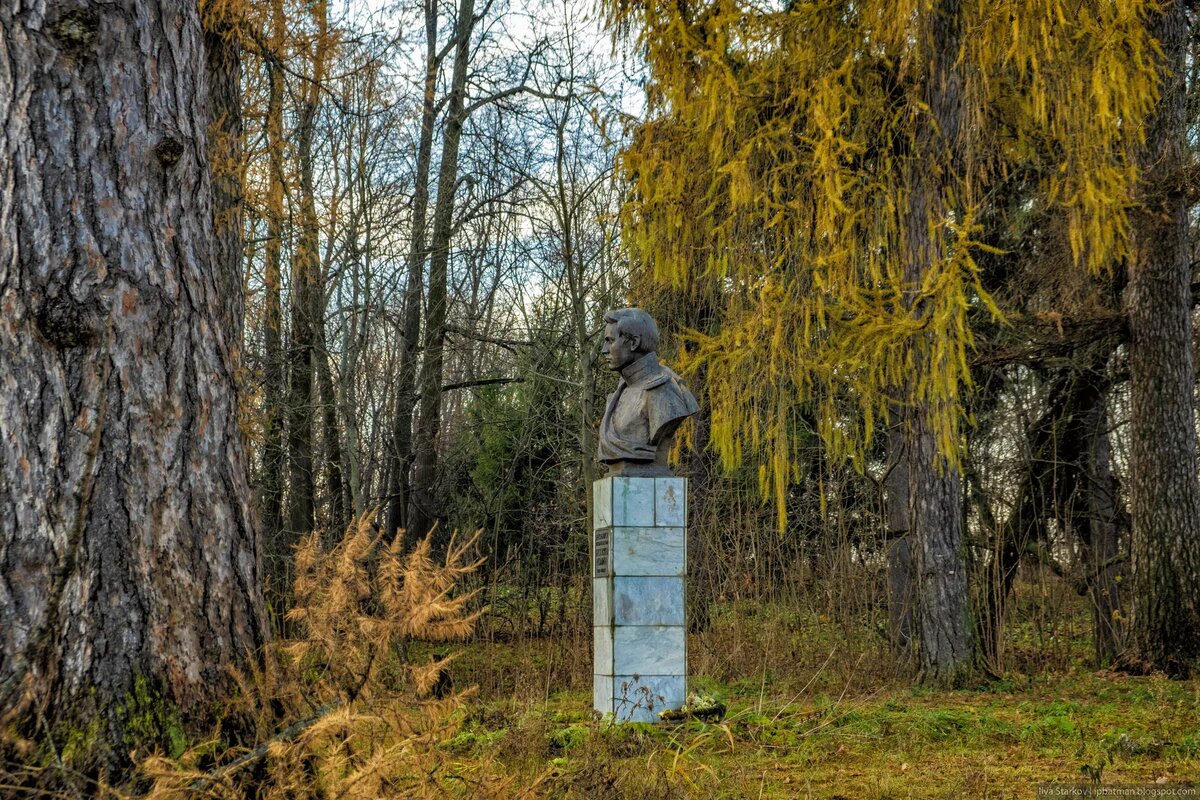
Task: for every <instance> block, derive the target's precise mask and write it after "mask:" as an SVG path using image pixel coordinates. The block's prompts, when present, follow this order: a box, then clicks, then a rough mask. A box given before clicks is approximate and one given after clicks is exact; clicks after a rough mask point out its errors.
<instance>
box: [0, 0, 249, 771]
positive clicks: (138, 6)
mask: <svg viewBox="0 0 1200 800" xmlns="http://www.w3.org/2000/svg"><path fill="white" fill-rule="evenodd" d="M45 8H46V4H35V5H27V6H26V7H25V8H24V10H23V11H22V12H20V13H19V14H18V13H16V12H15V11H14V6H13V4H11V3H10V4H5V5H3V6H0V152H3V154H4V156H3V157H2V158H0V308H2V309H3V313H0V576H2V579H0V619H3V620H4V624H3V625H0V709H2V710H3V715H4V718H5V720H6V721H7V722H10V723H11V722H14V721H17V720H20V719H22V718H24V719H29V718H30V717H31V716H44V718H45V719H46V721H47V722H48V726H49V729H50V730H51V731H53V730H56V729H57V728H58V727H59V726H61V727H62V728H63V729H66V728H67V727H70V729H72V730H92V728H91V727H90V726H91V725H92V724H96V725H98V726H99V728H98V731H97V736H96V737H95V738H94V739H93V740H91V741H89V742H88V744H89V745H92V746H93V748H92V749H93V754H94V755H97V756H98V757H100V758H101V759H102V760H103V761H105V762H106V763H108V764H109V765H110V766H111V765H117V766H119V765H120V764H121V762H122V761H123V760H124V759H125V758H126V757H127V753H128V751H129V746H130V744H131V743H132V740H133V738H136V736H137V735H138V733H139V730H140V731H141V732H142V733H145V730H144V728H139V730H135V729H134V728H133V727H131V726H130V725H128V724H127V723H128V721H129V719H130V715H131V711H132V710H133V709H135V708H136V704H137V702H138V698H139V697H142V698H144V697H145V696H146V695H147V693H150V694H151V695H152V696H153V695H158V696H160V697H161V698H162V699H163V700H165V701H166V702H168V703H172V704H175V705H177V706H178V707H179V708H181V709H183V710H184V712H185V713H189V712H191V713H199V712H203V711H204V710H206V709H207V708H208V704H209V703H210V702H211V701H213V700H214V699H216V698H217V697H218V696H220V694H221V693H222V692H223V691H225V689H226V687H227V686H228V684H229V675H228V672H227V667H228V666H229V665H231V664H234V663H237V662H239V661H241V660H242V659H243V658H244V657H245V656H246V655H247V654H248V653H251V652H253V651H254V649H255V648H256V647H257V646H258V645H259V644H260V643H261V642H262V641H263V640H264V637H265V636H266V630H265V625H264V616H263V607H262V599H261V594H260V586H261V582H262V578H261V575H260V574H259V555H258V542H257V539H256V536H255V531H254V527H253V524H252V517H251V509H250V489H249V486H248V483H247V479H246V475H247V473H246V457H245V453H244V450H243V443H242V437H241V434H240V432H239V429H238V420H237V404H236V399H235V392H234V381H235V375H234V351H235V349H236V348H235V345H234V342H232V341H231V340H230V338H229V333H228V331H226V329H225V325H224V322H223V321H224V320H225V319H226V315H227V300H228V298H227V297H226V291H227V286H226V284H225V283H224V278H223V275H222V273H221V267H220V264H219V262H218V258H217V253H218V249H217V247H216V245H215V243H214V239H213V230H212V224H213V200H212V188H211V183H210V173H209V153H208V138H207V137H208V134H207V131H208V125H209V122H210V120H209V119H208V109H209V103H208V85H207V81H206V78H205V75H206V71H205V60H206V55H205V49H204V38H203V32H202V30H201V26H200V20H199V16H198V13H197V10H196V6H195V5H194V4H186V3H184V4H180V3H174V2H163V0H159V1H158V2H152V1H151V0H140V1H139V0H114V2H111V3H107V4H104V5H103V6H96V5H93V6H88V7H87V8H86V9H78V8H77V9H75V10H72V11H65V12H61V11H46V10H45ZM139 725H141V722H140V721H139ZM127 737H128V738H127Z"/></svg>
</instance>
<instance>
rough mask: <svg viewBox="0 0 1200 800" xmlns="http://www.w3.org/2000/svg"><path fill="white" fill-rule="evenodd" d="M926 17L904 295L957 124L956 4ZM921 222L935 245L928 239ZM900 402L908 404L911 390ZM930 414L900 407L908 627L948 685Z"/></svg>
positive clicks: (958, 597)
mask: <svg viewBox="0 0 1200 800" xmlns="http://www.w3.org/2000/svg"><path fill="white" fill-rule="evenodd" d="M927 14H928V16H927V18H926V19H924V20H923V21H922V24H923V25H924V27H925V30H924V31H923V36H924V45H925V47H926V48H927V49H926V52H927V53H928V56H929V65H928V74H927V76H926V82H925V86H924V91H925V102H926V103H927V104H928V108H929V113H930V115H931V117H932V119H931V120H930V124H928V125H926V126H925V127H924V128H923V129H922V130H921V132H920V133H919V134H918V139H917V141H916V143H915V151H914V153H913V154H912V165H911V167H910V170H911V171H910V179H909V185H910V194H909V198H908V209H907V213H908V214H909V218H908V219H909V223H908V226H907V230H906V234H907V238H908V242H907V245H908V249H907V258H908V265H907V268H906V274H905V279H906V282H907V284H908V286H909V287H910V291H915V289H916V287H919V286H920V285H921V281H922V279H923V277H924V273H925V270H927V269H928V268H929V266H930V265H933V264H937V263H938V262H939V261H940V260H941V258H942V256H943V253H944V247H945V245H944V243H943V242H942V240H941V236H942V234H941V233H940V231H941V230H942V225H943V224H944V222H943V221H944V219H945V217H946V215H947V209H946V199H945V198H946V196H947V195H948V194H950V193H951V192H950V190H953V189H956V188H957V187H956V186H955V185H954V182H955V181H956V180H957V177H958V168H959V165H958V160H959V159H958V155H957V153H958V148H959V146H960V142H959V137H960V135H961V133H962V130H961V129H962V117H963V108H962V105H963V82H962V77H961V76H960V75H959V74H958V72H957V69H956V66H955V62H956V60H957V58H958V50H959V44H960V42H961V39H962V19H961V9H960V6H959V2H958V0H941V2H939V3H937V4H936V5H935V7H934V8H933V9H931V10H930V11H929V12H927ZM931 222H932V225H933V227H934V229H935V230H936V231H938V233H937V234H936V235H935V236H930V227H931ZM917 346H918V349H919V351H921V352H919V353H918V354H917V362H916V363H917V369H916V371H917V372H918V373H919V372H920V371H922V370H927V369H930V368H932V367H933V364H932V362H931V358H932V356H931V355H930V351H931V350H932V349H933V348H932V347H931V346H930V343H928V342H926V343H923V344H922V343H918V345H917ZM910 397H911V398H913V399H916V398H917V397H918V394H917V391H916V389H915V384H914V388H913V389H912V391H911V394H910ZM936 410H937V409H934V408H931V407H929V406H928V405H926V404H924V403H921V402H913V403H911V404H909V405H908V406H905V411H906V412H907V414H906V416H907V419H906V420H905V436H906V441H905V452H906V454H907V456H908V473H909V525H910V531H911V534H910V535H911V536H912V544H913V551H914V552H913V556H914V559H913V560H914V563H915V565H916V569H915V575H916V587H915V588H916V592H915V597H916V605H915V612H916V613H915V621H916V629H917V636H918V642H919V647H918V654H919V659H920V669H921V678H922V680H924V681H926V682H930V683H934V684H955V683H958V682H959V681H961V680H962V679H963V678H964V677H965V676H966V675H967V674H968V673H969V672H970V671H972V670H973V669H974V668H975V648H974V643H973V641H972V637H971V626H970V619H969V609H968V602H967V568H966V553H965V543H964V541H963V513H962V511H963V506H962V480H961V477H960V475H959V472H958V469H957V467H956V466H955V465H954V464H953V463H951V462H950V460H949V459H948V458H947V457H946V454H944V453H940V452H938V448H937V443H936V439H935V435H934V431H933V430H932V428H931V426H930V420H931V417H932V415H933V414H934V413H935V412H936Z"/></svg>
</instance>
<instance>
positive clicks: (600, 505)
mask: <svg viewBox="0 0 1200 800" xmlns="http://www.w3.org/2000/svg"><path fill="white" fill-rule="evenodd" d="M612 524H613V523H612V478H602V479H600V480H598V481H596V482H595V483H593V484H592V528H593V529H598V528H608V527H611V526H612Z"/></svg>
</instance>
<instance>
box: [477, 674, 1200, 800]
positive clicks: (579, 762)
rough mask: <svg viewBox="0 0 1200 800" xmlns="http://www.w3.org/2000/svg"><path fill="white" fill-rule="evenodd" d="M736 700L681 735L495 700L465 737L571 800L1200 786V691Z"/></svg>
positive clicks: (894, 692)
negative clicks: (713, 720)
mask: <svg viewBox="0 0 1200 800" xmlns="http://www.w3.org/2000/svg"><path fill="white" fill-rule="evenodd" d="M724 694H725V698H726V702H727V703H728V704H729V709H730V711H729V715H728V716H727V718H726V719H725V720H724V721H723V722H721V723H719V724H711V725H710V724H705V723H701V722H689V723H685V724H682V725H674V726H670V725H615V726H614V725H611V724H603V723H600V722H597V721H594V720H592V719H591V718H590V713H589V706H590V693H588V692H584V691H579V690H575V691H567V692H561V693H558V694H555V695H554V696H553V698H550V699H547V700H545V701H543V702H540V703H529V702H519V701H517V700H515V699H512V698H509V699H493V700H490V701H486V702H481V703H479V704H477V706H476V708H475V709H474V711H473V712H472V719H471V720H469V721H468V723H467V725H466V727H465V729H464V733H463V734H460V736H459V737H458V739H457V740H456V742H457V741H471V742H472V743H473V744H474V749H473V750H472V752H473V754H474V756H475V757H483V756H487V757H488V758H491V759H495V760H496V761H497V762H498V763H499V764H501V765H503V767H504V769H505V770H506V771H509V772H510V773H511V774H513V775H515V776H518V781H517V783H518V785H531V784H534V783H537V785H538V788H539V789H540V790H543V791H544V792H545V793H546V794H547V795H550V796H562V797H631V798H632V797H637V798H640V800H646V799H647V798H654V797H677V796H681V795H684V796H686V795H693V796H700V797H722V798H723V797H729V798H736V797H770V798H790V797H811V798H827V799H828V800H833V798H839V797H847V798H866V799H867V800H870V799H872V798H874V799H876V800H883V799H884V798H909V797H912V798H920V797H947V798H949V797H968V798H1024V797H1034V796H1035V794H1036V788H1037V785H1038V784H1039V783H1048V782H1060V783H1084V782H1088V781H1089V780H1091V778H1092V777H1095V776H1098V777H1099V778H1100V780H1101V781H1102V782H1103V783H1105V784H1128V783H1154V782H1155V781H1163V780H1165V781H1167V782H1169V783H1179V782H1183V781H1187V780H1195V779H1196V777H1197V776H1200V747H1198V744H1200V730H1198V727H1200V686H1198V685H1197V682H1195V681H1192V682H1183V683H1179V682H1169V681H1167V680H1165V679H1163V678H1158V677H1151V678H1129V677H1121V676H1114V675H1109V674H1107V673H1078V674H1071V675H1065V676H1061V677H1057V678H1046V679H1043V680H1039V681H1036V682H1035V683H1034V686H1033V687H1032V688H1030V689H1022V690H1021V691H1012V692H1003V691H996V690H995V689H991V688H989V689H983V690H978V691H953V692H920V693H914V692H912V691H911V690H909V689H907V688H903V687H889V688H884V689H880V690H878V691H875V692H871V693H866V694H856V695H846V696H840V697H830V696H816V697H808V698H802V699H799V700H795V699H794V698H789V697H781V696H770V697H768V698H766V699H765V700H762V699H761V698H760V696H759V695H758V694H757V693H754V694H749V695H748V694H745V693H739V692H738V691H736V690H734V689H732V688H726V689H725V692H724ZM789 701H791V702H789ZM464 766H465V765H464Z"/></svg>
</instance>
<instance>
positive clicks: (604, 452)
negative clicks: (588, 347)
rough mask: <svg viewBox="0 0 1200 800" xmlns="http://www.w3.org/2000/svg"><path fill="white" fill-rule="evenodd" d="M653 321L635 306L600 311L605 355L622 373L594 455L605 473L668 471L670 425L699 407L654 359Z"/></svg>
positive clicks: (655, 332)
mask: <svg viewBox="0 0 1200 800" xmlns="http://www.w3.org/2000/svg"><path fill="white" fill-rule="evenodd" d="M657 349H658V326H657V325H655V324H654V320H653V319H652V318H651V317H650V315H649V314H647V313H646V312H645V311H643V310H642V309H640V308H619V309H616V310H615V311H609V312H608V313H607V314H605V315H604V359H605V361H606V362H607V363H608V366H609V369H612V370H614V371H616V372H619V373H620V374H621V379H620V380H619V381H617V390H616V391H615V392H613V393H612V394H610V395H609V396H608V405H607V407H606V408H605V409H604V419H603V420H602V421H601V422H600V446H599V452H598V458H599V459H600V462H601V463H603V464H607V465H608V472H609V475H670V474H671V469H670V467H668V466H667V451H668V450H670V449H671V439H672V437H673V436H674V435H675V430H676V429H677V428H678V427H679V425H680V423H682V422H683V421H684V420H685V419H687V418H688V417H690V416H691V415H692V414H695V413H696V411H698V410H699V406H698V405H697V404H696V398H695V397H694V396H693V395H692V393H691V392H689V391H688V390H687V387H685V386H684V385H683V382H682V381H680V379H679V376H678V375H676V374H675V372H674V370H672V369H670V368H669V367H665V366H663V365H662V364H660V363H658V353H657V352H656V350H657Z"/></svg>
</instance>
